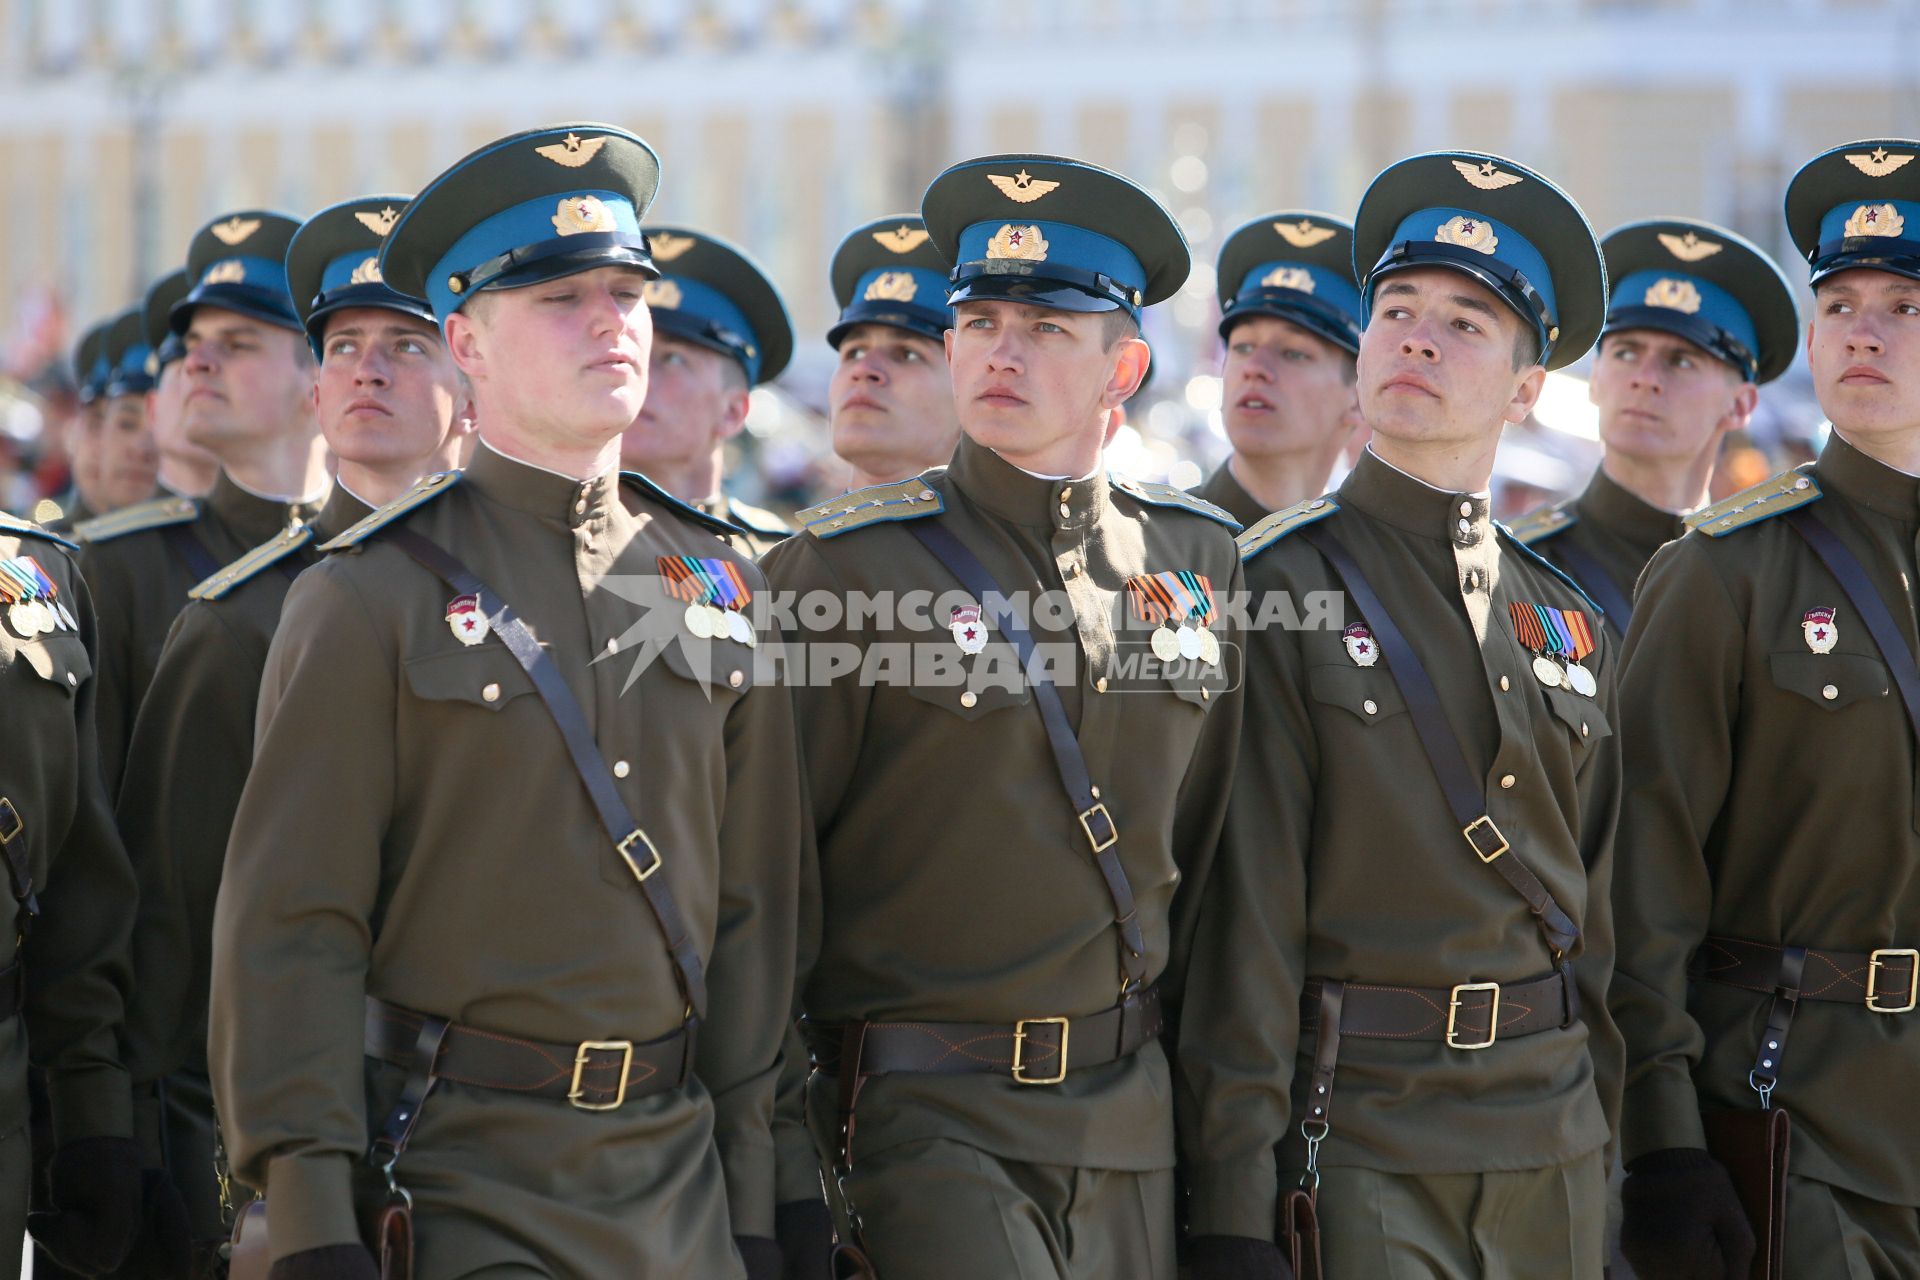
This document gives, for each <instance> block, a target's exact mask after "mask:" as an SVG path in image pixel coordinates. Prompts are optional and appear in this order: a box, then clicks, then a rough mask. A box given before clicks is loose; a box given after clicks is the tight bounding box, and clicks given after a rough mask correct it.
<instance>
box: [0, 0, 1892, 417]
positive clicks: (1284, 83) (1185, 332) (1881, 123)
mask: <svg viewBox="0 0 1920 1280" xmlns="http://www.w3.org/2000/svg"><path fill="white" fill-rule="evenodd" d="M575 118H577V119H597V120H606V121H611V122H614V123H618V124H621V125H624V126H627V127H629V128H632V129H634V130H636V131H637V132H639V133H640V134H641V135H642V136H644V137H646V138H647V139H648V140H649V141H651V142H652V143H654V145H655V146H656V147H657V148H658V149H659V151H660V153H661V155H662V157H663V160H664V181H663V185H662V188H661V195H660V200H659V202H658V204H657V205H656V206H655V207H656V210H657V212H658V216H659V217H660V218H662V219H666V220H672V221H676V222H688V223H693V224H696V225H700V226H704V227H708V228H710V229H712V230H713V231H715V232H717V233H719V234H721V235H724V236H727V237H729V238H732V239H734V240H736V241H738V242H739V243H741V244H743V245H745V246H747V247H748V248H749V249H750V251H751V252H753V253H754V254H755V255H756V256H757V257H758V258H760V259H761V261H762V262H763V263H764V264H765V265H766V266H767V267H768V269H769V270H770V272H771V273H772V275H773V276H774V278H775V279H776V280H777V281H778V282H779V283H780V284H781V285H782V287H783V288H784V290H785V291H786V293H787V296H788V298H789V301H790V303H791V305H792V307H793V310H794V317H795V321H796V323H797V324H798V326H799V328H800V330H801V335H802V337H801V343H800V350H801V353H802V357H801V359H799V360H797V361H796V369H795V372H794V374H793V375H792V377H791V380H792V382H793V383H794V385H795V386H796V388H797V389H799V390H800V391H801V393H802V395H803V396H805V395H806V391H807V388H808V387H809V386H810V385H817V384H818V383H820V382H822V381H823V380H824V377H825V370H826V368H827V366H828V363H829V360H830V353H829V352H828V350H827V348H826V346H825V344H824V342H822V341H820V340H819V335H820V334H821V333H822V332H823V331H824V329H825V328H826V326H827V324H828V323H829V321H830V317H831V311H832V299H831V297H830V295H829V293H828V289H827V283H826V271H825V265H826V261H827V258H828V255H829V254H830V253H831V251H832V249H833V247H834V245H835V244H836V243H837V241H838V239H839V237H840V235H841V234H842V233H843V231H844V230H845V229H846V228H848V227H850V226H853V225H854V224H856V223H858V222H860V221H862V220H864V219H866V218H869V217H872V216H876V215H878V214H882V213H885V212H887V211H889V210H892V209H898V208H908V207H913V206H916V205H917V202H918V198H919V194H920V192H921V190H922V188H923V187H924V185H925V183H926V181H927V180H928V179H929V178H930V177H932V176H933V174H935V173H936V172H938V170H939V169H940V168H941V167H942V166H943V165H944V164H945V163H947V162H948V161H950V160H953V159H955V158H960V157H964V156H967V155H977V154H983V153H990V152H996V151H1008V150H1041V151H1057V152H1064V153H1068V154H1072V155H1076V156H1079V157H1083V158H1086V159H1089V160H1093V161H1096V162H1099V163H1102V164H1106V165H1110V166H1113V167H1115V168H1118V169H1121V170H1123V171H1124V172H1127V173H1128V174H1130V175H1132V176H1134V177H1136V178H1138V179H1140V180H1141V181H1143V182H1145V183H1146V184H1147V185H1149V186H1151V187H1153V188H1154V189H1156V190H1157V191H1158V192H1159V193H1160V194H1162V195H1163V196H1164V197H1165V198H1166V199H1167V201H1168V202H1169V204H1170V205H1171V207H1173V208H1174V209H1175V210H1176V211H1177V212H1178V214H1179V216H1180V218H1181V221H1182V223H1183V224H1184V225H1185V227H1186V229H1187V231H1188V234H1189V236H1190V238H1191V239H1192V241H1193V243H1194V247H1195V252H1196V260H1197V264H1198V265H1197V266H1196V270H1195V273H1194V276H1193V279H1192V280H1191V281H1190V282H1189V284H1188V287H1187V289H1186V290H1185V291H1184V292H1183V293H1182V295H1181V296H1180V297H1178V298H1176V299H1175V300H1173V301H1172V302H1171V303H1169V304H1168V305H1166V306H1164V307H1162V308H1158V309H1157V310H1158V311H1160V312H1162V313H1164V314H1161V315H1158V316H1155V317H1153V318H1152V321H1151V324H1150V330H1149V334H1150V336H1151V337H1153V338H1155V339H1156V340H1157V341H1156V358H1157V362H1158V365H1159V367H1158V368H1157V370H1156V386H1155V388H1154V394H1155V395H1156V396H1157V397H1163V398H1164V397H1167V396H1170V395H1171V396H1174V397H1175V403H1176V404H1178V403H1179V399H1180V397H1181V394H1182V393H1183V391H1184V390H1185V389H1186V387H1187V381H1188V379H1189V378H1190V377H1192V376H1193V375H1196V374H1200V375H1204V374H1205V373H1206V372H1208V371H1209V370H1210V368H1211V365H1212V362H1213V361H1214V360H1215V359H1216V355H1215V351H1216V343H1215V341H1214V339H1213V333H1212V329H1213V323H1214V319H1215V315H1216V312H1215V309H1214V305H1213V300H1212V284H1213V278H1212V271H1211V265H1210V264H1211V261H1212V258H1213V255H1214V253H1215V252H1216V251H1217V248H1218V246H1219V243H1220V241H1221V239H1222V238H1223V237H1224V236H1225V235H1226V234H1227V233H1228V232H1230V231H1231V230H1232V229H1233V228H1234V227H1235V226H1237V225H1238V224H1239V223H1240V222H1241V221H1242V220H1244V219H1245V218H1247V217H1250V216H1252V215H1254V214H1257V213H1259V212H1261V211H1263V210H1266V209H1270V208H1275V207H1281V206H1305V207H1312V208H1320V209H1325V210H1328V211H1330V212H1334V213H1337V214H1343V215H1345V214H1350V213H1351V210H1352V209H1353V207H1354V205H1355V203H1356V202H1357V200H1358V198H1359V196H1360V193H1361V191H1362V190H1363V188H1364V186H1365V184H1366V182H1367V180H1368V178H1369V177H1371V175H1372V174H1373V173H1375V172H1376V171H1377V170H1378V169H1380V168H1381V167H1382V166H1383V165H1384V164H1385V163H1387V162H1388V161H1390V160H1392V159H1394V158H1396V157H1398V156H1401V155H1404V154H1407V153H1410V152H1414V151H1420V150H1427V149H1434V148H1439V147H1447V146H1467V147H1475V148H1483V149H1487V150H1491V151H1496V152H1501V153H1505V154H1509V155H1512V156H1514V157H1515V158H1517V159H1519V160H1521V161H1523V162H1525V163H1527V164H1529V165H1532V166H1534V167H1536V168H1538V169H1540V170H1541V171H1543V172H1545V173H1548V174H1550V175H1553V176H1555V177H1556V178H1557V179H1559V180H1560V181H1561V182H1562V183H1563V185H1565V186H1566V187H1567V188H1568V190H1569V191H1570V192H1571V193H1572V194H1573V195H1574V196H1575V197H1576V198H1577V199H1578V200H1579V201H1580V202H1581V203H1582V204H1583V205H1584V206H1585V208H1586V209H1587V211H1588V212H1589V214H1590V215H1591V217H1592V218H1593V220H1594V223H1595V225H1596V226H1597V227H1598V228H1599V229H1601V230H1602V231H1604V230H1606V229H1607V228H1609V227H1611V226H1613V225H1616V224H1618V223H1620V222H1623V221H1627V220H1629V219H1632V218H1636V217H1644V216H1650V215H1655V214H1686V215H1693V216H1699V217H1705V218H1709V219H1713V220H1715V221H1719V222H1722V223H1725V224H1728V225H1730V226H1732V227H1734V228H1735V229H1736V230H1739V231H1741V232H1743V233H1744V234H1746V235H1748V236H1750V237H1751V238H1753V239H1754V240H1756V241H1758V242H1759V243H1760V244H1762V245H1764V246H1767V247H1768V248H1770V249H1773V250H1775V251H1776V252H1780V253H1782V254H1783V255H1786V256H1790V248H1789V246H1788V245H1787V243H1786V239H1785V234H1784V228H1783V227H1782V225H1781V218H1780V212H1779V208H1780V197H1781V192H1782V189H1783V187H1784V184H1785V181H1786V179H1787V177H1788V176H1789V175H1790V174H1791V173H1792V172H1793V170H1794V168H1795V167H1797V166H1798V165H1799V163H1801V162H1802V161H1803V160H1804V159H1805V158H1807V157H1808V156H1810V155H1812V154H1813V153H1815V152H1816V151H1818V150H1821V149H1823V148H1825V147H1827V146H1830V145H1833V144H1835V143H1838V142H1842V141H1846V140H1848V139H1851V138H1856V137H1863V136H1867V135H1871V134H1876V133H1908V134H1910V133H1912V132H1913V131H1914V130H1915V128H1916V127H1917V126H1916V124H1915V121H1916V120H1920V2H1917V0H1039V2H1037V3H1030V4H1026V5H1021V6H1011V7H1009V6H999V5H958V4H953V3H948V2H941V0H0V352H4V349H5V345H6V344H8V343H9V342H18V341H20V338H19V335H18V334H17V332H16V330H17V329H18V320H17V313H18V312H19V311H20V310H21V308H22V306H23V305H27V304H25V303H23V301H22V300H23V299H32V298H36V297H38V298H44V297H45V296H46V295H48V294H51V295H52V296H53V297H55V298H58V299H59V300H60V301H61V302H62V304H63V305H64V309H65V311H66V314H67V316H68V319H69V321H70V322H75V323H76V327H77V322H79V321H84V320H86V319H88V318H91V317H92V316H95V315H98V314H101V313H104V312H106V311H107V310H109V309H111V308H115V307H118V306H122V305H124V304H125V303H126V302H128V301H129V300H130V299H132V298H133V297H134V296H136V293H137V291H138V290H140V289H141V288H143V287H144V285H145V284H146V282H147V281H148V280H150V279H151V278H152V277H154V276H156V275H158V274H160V273H161V272H163V271H165V270H167V269H168V268H170V267H172V266H173V265H175V262H176V259H177V257H178V255H179V254H180V253H181V251H182V249H183V247H184V245H185V243H186V240H187V237H188V236H189V234H190V233H191V232H192V230H193V229H194V228H195V227H196V226H198V225H199V224H200V223H201V222H202V221H203V220H204V219H205V218H206V217H207V216H209V215H210V214H212V213H214V212H216V211H218V210H221V209H224V208H231V207H239V206H245V205H264V206H268V207H278V208H284V209H287V210H289V211H291V212H295V213H302V212H307V211H310V210H312V209H314V208H316V207H318V206H320V205H322V204H325V203H328V202H330V201H333V200H336V199H340V198H344V197H346V196H349V195H355V194H360V193H363V192H370V191H381V190H393V191H409V190H413V189H415V188H417V187H418V186H419V185H420V184H421V183H422V182H424V181H425V180H426V179H427V178H428V177H430V176H431V175H432V174H434V173H435V172H437V171H438V170H439V169H440V168H441V167H443V166H444V165H445V164H446V163H448V162H449V161H451V160H452V159H454V158H456V157H457V156H459V155H460V154H462V153H463V152H464V151H466V150H467V149H469V148H470V147H472V146H474V145H476V144H478V143H480V142H483V141H485V140H487V139H490V138H492V137H495V136H498V135H499V134H501V133H503V132H507V131H509V130H511V129H514V128H517V127H521V126H525V125H528V124H533V123H544V122H549V121H555V120H563V119H575ZM1790 274H1793V273H1791V272H1790ZM1789 394H1790V393H1789ZM1188 398H1189V399H1190V400H1191V401H1192V403H1189V404H1187V405H1185V406H1184V408H1185V409H1190V410H1192V411H1193V412H1195V413H1197V414H1199V415H1201V416H1203V417H1204V416H1205V415H1206V413H1207V411H1208V410H1209V408H1211V406H1209V405H1208V404H1207V403H1206V399H1207V393H1206V390H1205V388H1204V386H1201V387H1199V388H1197V389H1195V390H1194V392H1193V395H1192V396H1191V397H1188Z"/></svg>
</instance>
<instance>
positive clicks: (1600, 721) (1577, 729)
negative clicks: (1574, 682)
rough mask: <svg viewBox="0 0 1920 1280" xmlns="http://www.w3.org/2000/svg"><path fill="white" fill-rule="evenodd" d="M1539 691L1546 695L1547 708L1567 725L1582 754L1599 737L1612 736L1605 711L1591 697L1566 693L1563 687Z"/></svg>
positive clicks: (1577, 748) (1611, 729)
mask: <svg viewBox="0 0 1920 1280" xmlns="http://www.w3.org/2000/svg"><path fill="white" fill-rule="evenodd" d="M1540 692H1541V693H1542V694H1544V695H1546V699H1547V710H1549V711H1551V712H1553V714H1554V717H1555V718H1556V719H1558V720H1559V721H1560V723H1561V724H1564V725H1565V726H1566V727H1567V730H1568V732H1569V733H1570V734H1571V736H1572V738H1573V742H1574V745H1575V748H1576V750H1577V751H1578V752H1579V753H1581V754H1584V753H1585V750H1586V748H1589V747H1591V746H1593V744H1594V743H1596V742H1598V741H1600V739H1602V738H1607V737H1611V736H1613V726H1612V725H1611V724H1609V723H1608V722H1607V716H1606V713H1605V712H1604V711H1602V710H1600V704H1599V703H1597V702H1595V701H1594V700H1593V699H1592V698H1586V697H1582V696H1581V695H1579V694H1577V693H1568V692H1567V691H1566V690H1565V689H1544V688H1543V689H1541V690H1540Z"/></svg>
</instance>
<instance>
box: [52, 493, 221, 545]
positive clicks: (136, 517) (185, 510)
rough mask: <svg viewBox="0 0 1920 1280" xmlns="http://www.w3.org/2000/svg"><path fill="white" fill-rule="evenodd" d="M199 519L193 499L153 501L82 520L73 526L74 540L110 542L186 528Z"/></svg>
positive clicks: (198, 507) (196, 502) (197, 508)
mask: <svg viewBox="0 0 1920 1280" xmlns="http://www.w3.org/2000/svg"><path fill="white" fill-rule="evenodd" d="M199 515H200V503H199V502H198V501H197V500H195V499H193V498H155V499H153V500H152V501H151V502H137V503H135V504H134V505H133V506H131V507H122V508H121V509H120V510H118V511H109V512H108V513H107V514H106V515H103V516H95V517H93V519H91V520H82V521H81V522H80V523H79V524H76V525H75V526H73V536H74V537H75V538H77V539H79V540H80V541H81V542H111V541H112V540H113V539H115V538H124V537H125V536H126V535H128V534H130V533H139V532H140V531H141V530H143V529H164V528H166V527H167V526H168V525H174V524H186V523H187V522H188V521H190V520H194V519H197V518H198V517H199Z"/></svg>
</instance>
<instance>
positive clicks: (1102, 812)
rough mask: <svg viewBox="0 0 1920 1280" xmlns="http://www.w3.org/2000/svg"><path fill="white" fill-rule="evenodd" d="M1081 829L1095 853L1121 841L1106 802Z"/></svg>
mask: <svg viewBox="0 0 1920 1280" xmlns="http://www.w3.org/2000/svg"><path fill="white" fill-rule="evenodd" d="M1096 790H1097V788H1096ZM1096 816H1098V817H1099V819H1100V820H1101V821H1102V822H1104V823H1106V824H1107V834H1106V838H1105V839H1102V838H1101V837H1099V836H1097V835H1095V834H1093V820H1094V818H1095V817H1096ZM1080 829H1081V830H1082V831H1084V832H1086V833H1087V843H1088V844H1090V845H1092V846H1093V851H1094V852H1095V853H1105V852H1106V851H1107V850H1108V849H1111V848H1113V846H1114V844H1115V843H1116V842H1117V841H1118V840H1119V839H1120V828H1119V826H1118V825H1117V824H1116V823H1115V822H1114V820H1113V815H1112V814H1110V813H1108V812H1107V806H1106V804H1105V803H1104V802H1103V803H1100V804H1096V805H1094V806H1093V808H1091V809H1089V810H1087V811H1086V812H1085V813H1083V814H1081V815H1080ZM1027 1021H1028V1022H1046V1021H1048V1019H1046V1018H1028V1019H1027Z"/></svg>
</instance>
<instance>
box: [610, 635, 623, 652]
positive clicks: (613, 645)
mask: <svg viewBox="0 0 1920 1280" xmlns="http://www.w3.org/2000/svg"><path fill="white" fill-rule="evenodd" d="M607 652H608V653H618V652H620V637H619V636H608V637H607Z"/></svg>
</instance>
